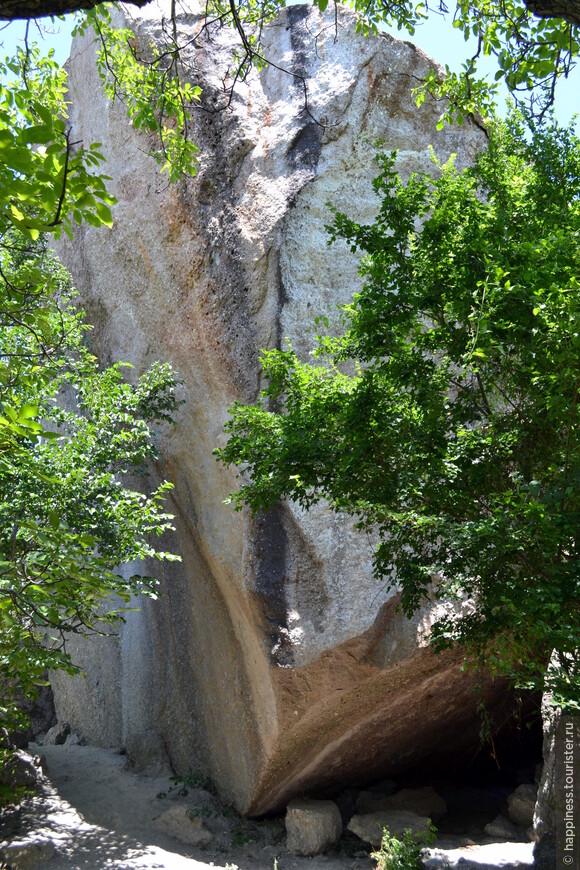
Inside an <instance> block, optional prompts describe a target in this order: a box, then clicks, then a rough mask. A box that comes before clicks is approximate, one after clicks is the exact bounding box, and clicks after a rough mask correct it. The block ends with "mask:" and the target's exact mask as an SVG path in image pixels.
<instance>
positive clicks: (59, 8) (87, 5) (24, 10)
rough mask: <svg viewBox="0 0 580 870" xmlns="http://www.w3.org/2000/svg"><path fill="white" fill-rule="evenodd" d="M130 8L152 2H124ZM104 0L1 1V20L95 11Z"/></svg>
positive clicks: (139, 0) (126, 0) (129, 0)
mask: <svg viewBox="0 0 580 870" xmlns="http://www.w3.org/2000/svg"><path fill="white" fill-rule="evenodd" d="M124 2H125V3H127V4H128V5H130V6H138V7H139V8H141V7H142V6H146V5H147V4H148V3H150V2H151V0H124ZM100 3H102V0H0V20H3V21H13V20H16V19H26V18H43V17H44V16H45V15H65V14H66V13H67V12H78V11H80V10H82V9H94V7H95V6H99V4H100Z"/></svg>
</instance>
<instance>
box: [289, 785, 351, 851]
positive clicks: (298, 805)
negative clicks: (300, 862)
mask: <svg viewBox="0 0 580 870" xmlns="http://www.w3.org/2000/svg"><path fill="white" fill-rule="evenodd" d="M341 834H342V817H341V815H340V810H339V809H338V807H337V805H336V804H335V803H334V801H310V800H296V799H295V800H292V801H290V803H289V804H288V807H287V810H286V835H287V839H286V845H287V847H288V849H289V850H290V852H294V854H295V855H319V854H320V853H321V852H324V850H325V849H328V847H329V846H333V845H334V844H335V843H338V841H339V840H340V837H341Z"/></svg>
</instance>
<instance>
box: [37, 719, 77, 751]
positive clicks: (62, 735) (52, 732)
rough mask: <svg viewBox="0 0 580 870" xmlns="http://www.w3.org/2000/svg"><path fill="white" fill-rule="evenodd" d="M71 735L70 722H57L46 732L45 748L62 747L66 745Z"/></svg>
mask: <svg viewBox="0 0 580 870" xmlns="http://www.w3.org/2000/svg"><path fill="white" fill-rule="evenodd" d="M70 733H71V728H70V724H69V723H68V722H57V723H56V725H53V726H52V728H49V730H48V731H47V732H46V734H45V736H44V740H43V743H44V745H45V746H62V745H63V743H66V741H67V739H68V738H69V736H70Z"/></svg>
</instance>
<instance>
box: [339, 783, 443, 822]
mask: <svg viewBox="0 0 580 870" xmlns="http://www.w3.org/2000/svg"><path fill="white" fill-rule="evenodd" d="M356 808H357V812H358V813H360V814H365V813H376V812H382V811H383V810H406V811H407V812H410V813H416V814H417V815H418V816H429V818H432V819H436V818H439V817H440V816H444V815H445V813H446V812H447V804H446V803H445V801H444V800H443V798H442V797H441V796H440V795H438V794H437V792H436V791H435V789H433V788H431V786H425V787H423V788H403V789H401V790H400V791H397V792H395V793H394V794H391V795H386V796H380V795H379V794H377V793H373V792H369V791H361V792H360V794H359V796H358V799H357V802H356Z"/></svg>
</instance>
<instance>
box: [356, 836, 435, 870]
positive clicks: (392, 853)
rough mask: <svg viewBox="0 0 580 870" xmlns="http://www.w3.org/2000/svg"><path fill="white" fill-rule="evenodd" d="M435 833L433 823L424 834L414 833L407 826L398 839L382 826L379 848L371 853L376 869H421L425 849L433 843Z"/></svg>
mask: <svg viewBox="0 0 580 870" xmlns="http://www.w3.org/2000/svg"><path fill="white" fill-rule="evenodd" d="M436 834H437V829H436V828H435V827H433V825H431V826H430V828H429V833H426V834H417V835H415V834H413V831H412V830H411V829H410V828H407V829H406V830H405V831H403V837H402V839H399V838H398V837H396V836H395V835H394V834H391V833H390V831H389V829H388V828H384V830H383V839H382V841H381V846H380V849H379V851H378V852H373V853H372V855H371V857H372V858H374V859H375V861H376V862H377V864H376V870H421V868H422V867H423V862H422V860H421V859H422V857H423V856H424V854H425V849H426V848H427V847H429V846H432V845H433V844H434V842H435V837H436Z"/></svg>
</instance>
